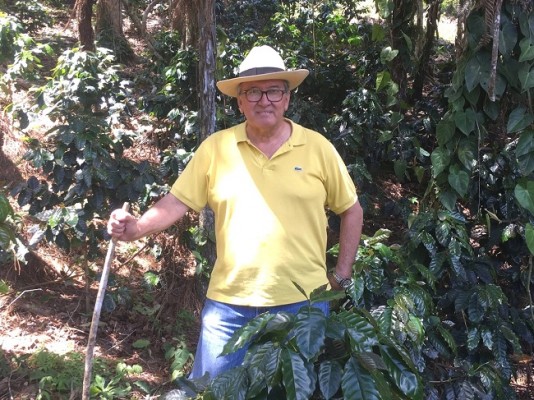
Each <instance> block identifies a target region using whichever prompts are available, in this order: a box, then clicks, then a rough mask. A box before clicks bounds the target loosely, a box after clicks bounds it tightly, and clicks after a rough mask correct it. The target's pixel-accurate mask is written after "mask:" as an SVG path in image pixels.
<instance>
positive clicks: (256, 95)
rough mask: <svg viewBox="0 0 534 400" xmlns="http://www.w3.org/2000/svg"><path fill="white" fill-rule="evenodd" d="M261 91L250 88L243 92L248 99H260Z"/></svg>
mask: <svg viewBox="0 0 534 400" xmlns="http://www.w3.org/2000/svg"><path fill="white" fill-rule="evenodd" d="M262 95H263V92H262V91H261V90H260V89H250V90H247V91H246V92H245V96H246V97H247V100H248V101H260V100H261V96H262Z"/></svg>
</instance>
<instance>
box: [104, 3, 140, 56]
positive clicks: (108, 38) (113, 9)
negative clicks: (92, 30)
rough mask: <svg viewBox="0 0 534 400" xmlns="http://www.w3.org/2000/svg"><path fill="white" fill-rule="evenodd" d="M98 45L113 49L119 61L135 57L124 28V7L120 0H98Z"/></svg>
mask: <svg viewBox="0 0 534 400" xmlns="http://www.w3.org/2000/svg"><path fill="white" fill-rule="evenodd" d="M96 37H97V41H98V45H99V46H102V47H106V48H108V49H111V50H113V52H114V54H115V57H116V58H117V60H118V61H119V62H128V61H131V60H133V59H134V58H135V55H134V52H133V50H132V49H131V47H130V44H129V43H128V41H127V40H126V37H125V36H124V33H123V29H122V8H121V2H120V1H119V0H98V3H97V9H96Z"/></svg>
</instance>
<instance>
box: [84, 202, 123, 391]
mask: <svg viewBox="0 0 534 400" xmlns="http://www.w3.org/2000/svg"><path fill="white" fill-rule="evenodd" d="M129 208H130V205H129V204H128V203H124V205H123V206H122V209H123V210H124V211H128V209H129ZM116 242H117V239H116V238H112V239H111V242H110V243H109V247H108V252H107V254H106V260H105V262H104V268H103V269H102V276H101V277H100V285H99V286H98V294H97V296H96V302H95V308H94V310H93V319H92V321H91V329H90V330H89V340H88V342H87V352H86V354H85V371H84V374H83V391H82V400H89V397H90V393H89V392H90V388H91V374H92V370H93V353H94V350H95V344H96V332H97V331H98V322H99V320H100V311H101V310H102V302H103V301H104V295H105V293H106V286H107V285H108V277H109V270H110V269H111V262H112V261H113V255H114V254H115V243H116Z"/></svg>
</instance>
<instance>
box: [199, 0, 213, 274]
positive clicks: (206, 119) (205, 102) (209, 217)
mask: <svg viewBox="0 0 534 400" xmlns="http://www.w3.org/2000/svg"><path fill="white" fill-rule="evenodd" d="M197 7H198V12H197V18H198V19H197V23H198V28H199V29H198V32H199V49H198V54H199V74H198V76H199V82H198V86H199V88H200V90H199V93H200V99H199V104H200V107H199V108H200V111H199V116H200V138H201V140H204V139H205V138H206V137H208V135H210V134H211V133H213V132H214V131H215V125H216V120H215V116H216V110H215V95H216V91H215V56H216V54H215V53H216V51H215V48H216V47H215V39H216V37H215V0H198V2H197ZM200 224H201V228H202V230H203V231H204V232H206V233H207V232H213V231H214V218H213V213H212V211H211V210H208V209H205V210H204V211H203V212H202V214H201V215H200ZM209 236H211V235H209ZM204 250H205V254H204V257H206V258H207V259H208V261H209V263H210V265H213V264H214V263H215V258H216V255H215V243H214V242H212V241H210V240H208V241H207V245H206V246H205V249H204Z"/></svg>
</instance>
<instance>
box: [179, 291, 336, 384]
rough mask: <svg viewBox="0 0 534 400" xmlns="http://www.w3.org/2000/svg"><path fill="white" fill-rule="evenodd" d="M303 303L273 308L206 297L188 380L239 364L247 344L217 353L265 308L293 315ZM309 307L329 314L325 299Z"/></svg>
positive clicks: (211, 375)
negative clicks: (236, 349) (232, 350)
mask: <svg viewBox="0 0 534 400" xmlns="http://www.w3.org/2000/svg"><path fill="white" fill-rule="evenodd" d="M307 304H308V302H307V301H303V302H300V303H293V304H286V305H283V306H275V307H248V306H236V305H233V304H226V303H220V302H218V301H214V300H210V299H206V302H205V304H204V309H203V310H202V328H201V330H200V338H199V341H198V346H197V351H196V355H195V362H194V364H193V370H192V371H191V374H190V375H189V379H198V378H201V377H202V376H203V375H204V374H205V373H206V372H208V373H209V377H210V379H213V378H215V377H216V376H217V375H219V374H220V373H221V372H224V371H227V370H229V369H231V368H233V367H236V366H238V365H241V364H242V363H243V359H244V358H245V353H246V352H247V348H248V346H246V347H243V348H241V349H239V350H238V351H236V352H235V353H231V354H228V355H226V356H222V357H219V354H221V353H222V350H223V347H224V345H225V344H226V342H228V340H230V338H231V337H232V335H233V333H234V332H235V331H236V330H238V329H239V328H241V327H242V326H243V325H245V324H246V323H247V322H249V321H250V320H252V319H254V317H256V316H258V315H260V314H262V313H264V312H267V311H269V312H271V313H273V314H274V313H277V312H279V311H285V312H289V313H293V314H296V313H297V311H298V310H299V309H300V308H301V307H302V306H305V305H307ZM313 307H316V308H319V309H321V310H322V311H323V312H324V313H325V315H328V313H329V303H328V302H322V303H315V304H314V305H313Z"/></svg>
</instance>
